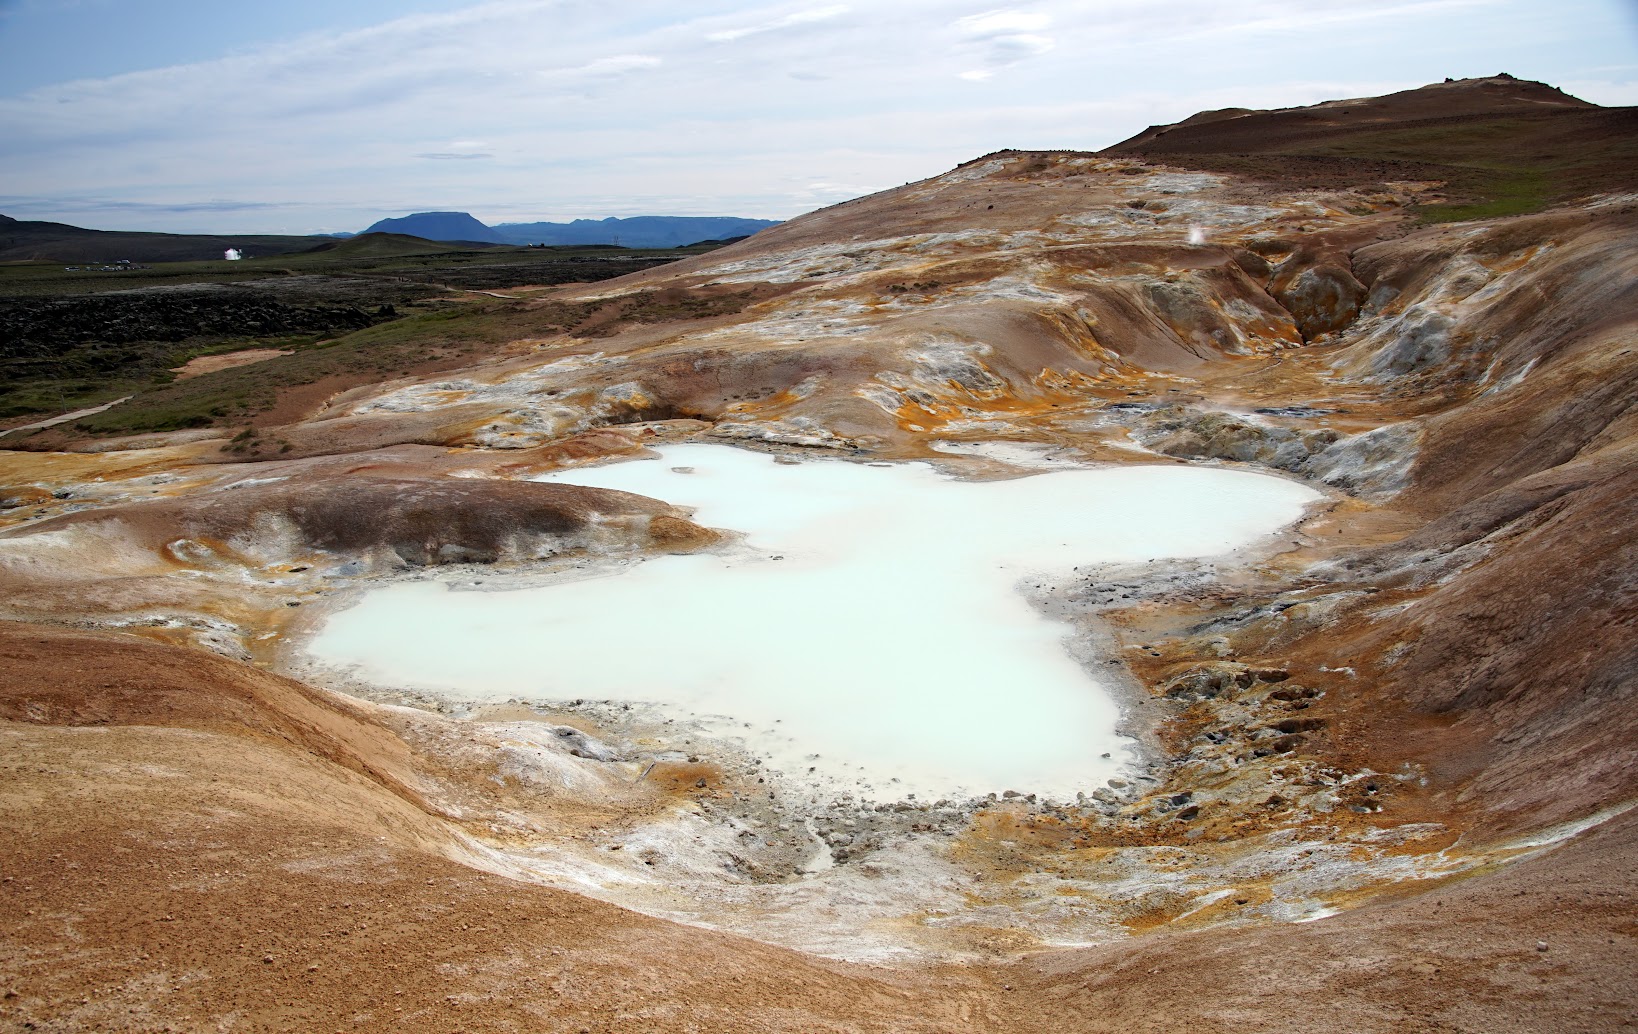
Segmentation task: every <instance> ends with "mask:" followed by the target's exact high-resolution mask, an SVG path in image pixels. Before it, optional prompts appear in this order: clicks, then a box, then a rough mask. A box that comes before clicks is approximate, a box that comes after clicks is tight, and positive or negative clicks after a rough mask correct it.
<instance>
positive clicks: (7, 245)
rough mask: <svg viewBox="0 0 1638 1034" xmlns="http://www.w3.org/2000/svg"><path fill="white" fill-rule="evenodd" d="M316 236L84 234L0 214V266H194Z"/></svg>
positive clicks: (302, 243) (301, 243) (301, 244)
mask: <svg viewBox="0 0 1638 1034" xmlns="http://www.w3.org/2000/svg"><path fill="white" fill-rule="evenodd" d="M319 239H321V238H315V237H285V236H269V235H257V234H238V235H232V236H229V235H217V234H188V233H144V232H136V231H128V230H87V229H85V228H83V227H79V226H70V225H68V224H67V223H48V222H39V221H32V220H18V219H12V218H11V217H9V216H4V215H0V262H117V261H119V260H120V259H129V260H130V261H132V262H195V261H201V260H209V259H220V258H221V257H222V254H223V252H225V251H227V249H229V248H236V249H238V250H239V251H241V252H243V253H244V255H245V257H247V258H254V257H258V256H267V255H288V254H290V253H291V252H296V251H306V250H307V249H308V248H311V247H312V246H313V243H314V241H315V240H319Z"/></svg>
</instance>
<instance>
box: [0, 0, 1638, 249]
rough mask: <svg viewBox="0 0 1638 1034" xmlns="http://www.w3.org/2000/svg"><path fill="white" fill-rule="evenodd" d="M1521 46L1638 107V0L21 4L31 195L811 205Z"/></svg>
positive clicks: (446, 206)
mask: <svg viewBox="0 0 1638 1034" xmlns="http://www.w3.org/2000/svg"><path fill="white" fill-rule="evenodd" d="M1498 72H1508V73H1510V74H1512V75H1515V76H1518V77H1520V78H1524V79H1537V80H1541V81H1544V82H1549V83H1552V84H1553V85H1555V86H1558V87H1560V88H1562V89H1564V90H1567V91H1568V92H1570V93H1573V94H1575V95H1577V96H1579V97H1582V98H1584V99H1586V100H1589V101H1593V102H1595V103H1599V104H1610V105H1616V104H1622V105H1633V104H1638V0H1557V2H1554V3H1542V2H1541V0H1383V2H1372V0H1303V2H1295V0H1239V2H1235V3H1223V2H1218V0H1168V2H1165V3H1157V2H1153V0H1039V2H1033V3H1005V2H1003V0H869V2H867V0H853V2H850V3H840V2H836V3H833V2H830V0H799V2H795V3H780V2H763V0H690V2H689V3H686V4H680V3H676V2H675V0H488V2H482V3H473V2H470V0H466V2H460V0H345V2H337V0H324V2H320V0H278V2H275V3H258V4H238V3H224V2H223V0H0V213H3V214H5V215H9V216H12V217H13V218H18V219H47V220H54V221H58V222H67V223H73V224H75V225H79V226H90V227H95V228H99V229H141V230H167V231H172V232H181V233H325V232H334V231H339V230H361V229H363V228H364V227H365V226H367V225H369V224H370V223H372V222H374V221H375V220H377V219H380V218H384V217H387V216H397V215H405V214H408V213H410V212H416V211H435V210H456V211H466V212H471V213H472V214H473V215H475V216H477V217H478V218H479V219H481V220H483V221H484V222H486V223H489V224H491V225H493V224H496V223H502V222H528V221H534V220H564V219H572V218H602V217H605V216H628V215H736V216H754V217H761V218H770V219H783V218H789V217H791V216H795V215H798V214H801V213H803V212H806V211H811V210H813V209H815V208H819V207H823V206H825V205H829V204H834V203H836V202H839V201H843V200H847V199H848V198H852V197H857V196H860V195H862V194H867V193H871V192H874V191H877V190H883V189H886V188H889V187H894V186H898V185H899V184H902V183H905V182H909V181H911V180H918V179H922V178H925V177H928V176H933V175H937V174H938V173H940V172H943V171H945V170H947V169H949V168H951V167H953V166H955V165H958V164H960V163H961V162H964V161H967V160H969V159H972V158H976V157H978V156H979V155H982V154H986V153H988V152H991V151H995V150H1000V149H1002V148H1007V147H1013V148H1021V149H1030V148H1068V149H1077V150H1096V149H1099V148H1102V147H1106V146H1108V145H1110V144H1113V143H1115V142H1117V141H1119V140H1121V139H1124V138H1125V137H1128V136H1130V135H1132V134H1134V133H1136V132H1138V131H1140V130H1142V129H1143V128H1144V127H1146V126H1148V125H1150V124H1158V123H1167V122H1175V121H1177V120H1179V119H1182V118H1186V117H1187V116H1189V115H1191V114H1193V113H1194V112H1196V111H1200V110H1205V109H1210V108H1222V107H1230V106H1237V107H1258V108H1267V107H1289V106H1293V105H1300V104H1312V103H1316V102H1319V101H1322V100H1330V99H1335V98H1341V97H1361V96H1372V95H1376V94H1381V93H1387V92H1391V91H1394V90H1402V89H1410V88H1414V87H1416V86H1420V85H1423V84H1425V83H1429V82H1438V81H1440V80H1443V79H1444V78H1446V77H1447V76H1448V77H1454V78H1467V77H1472V76H1484V75H1494V74H1496V73H1498Z"/></svg>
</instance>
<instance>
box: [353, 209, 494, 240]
mask: <svg viewBox="0 0 1638 1034" xmlns="http://www.w3.org/2000/svg"><path fill="white" fill-rule="evenodd" d="M364 232H365V233H398V234H403V235H404V236H406V237H420V238H422V239H423V240H429V241H485V242H487V243H490V244H509V243H513V242H512V241H510V240H509V239H508V238H506V237H505V236H503V235H501V234H499V233H496V232H495V231H494V230H491V229H490V228H489V227H487V226H485V225H484V224H483V223H480V222H478V220H476V219H474V218H472V216H470V215H468V214H467V213H465V212H416V213H414V214H413V215H406V216H404V217H403V218H401V219H382V220H381V221H379V222H377V223H375V224H373V225H371V226H370V227H369V229H367V230H365V231H364Z"/></svg>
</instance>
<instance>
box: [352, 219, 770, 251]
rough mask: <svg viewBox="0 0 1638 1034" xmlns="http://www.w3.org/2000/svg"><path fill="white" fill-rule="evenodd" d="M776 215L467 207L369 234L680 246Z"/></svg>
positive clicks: (750, 228)
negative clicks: (604, 214) (603, 214)
mask: <svg viewBox="0 0 1638 1034" xmlns="http://www.w3.org/2000/svg"><path fill="white" fill-rule="evenodd" d="M777 225H778V221H777V220H774V219H741V218H738V217H735V216H692V215H689V216H682V215H638V216H630V217H627V218H616V217H613V216H611V217H609V218H607V219H576V220H574V221H572V222H567V223H549V222H539V223H500V224H497V225H495V226H486V225H484V224H483V223H481V222H479V221H478V220H477V219H475V218H473V217H472V216H471V215H469V214H467V213H466V212H417V213H415V214H414V215H407V216H404V217H402V218H398V219H382V220H380V221H379V222H377V223H375V224H374V225H372V226H371V227H370V228H369V229H368V230H365V231H364V232H365V233H403V234H409V235H411V236H414V237H424V238H426V239H427V240H433V241H489V242H491V243H496V244H545V245H548V246H552V245H573V244H613V245H618V246H620V247H624V248H681V247H686V246H688V245H690V244H699V243H702V242H706V241H722V240H729V239H733V238H739V237H748V236H750V235H751V234H753V233H756V232H758V231H760V230H765V229H767V228H768V227H770V226H777Z"/></svg>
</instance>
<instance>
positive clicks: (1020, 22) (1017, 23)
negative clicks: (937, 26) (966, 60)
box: [955, 11, 1052, 39]
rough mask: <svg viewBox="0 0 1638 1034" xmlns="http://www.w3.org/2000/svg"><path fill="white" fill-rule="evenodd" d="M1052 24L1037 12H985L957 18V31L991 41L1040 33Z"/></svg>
mask: <svg viewBox="0 0 1638 1034" xmlns="http://www.w3.org/2000/svg"><path fill="white" fill-rule="evenodd" d="M1051 24H1052V18H1051V17H1050V16H1048V15H1044V14H1041V13H1039V12H1036V11H985V12H984V13H983V14H971V15H968V16H967V17H965V18H957V19H956V21H955V29H956V31H957V32H959V33H961V34H962V35H963V36H971V37H974V38H977V39H991V38H994V37H996V36H1007V35H1011V34H1013V33H1018V32H1039V31H1040V30H1042V29H1044V28H1046V27H1047V26H1048V25H1051Z"/></svg>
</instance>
